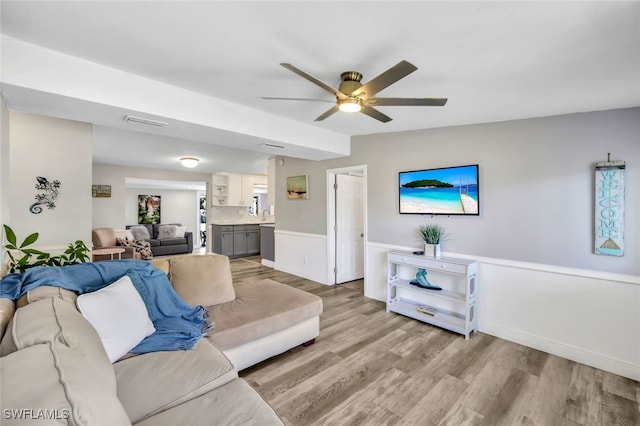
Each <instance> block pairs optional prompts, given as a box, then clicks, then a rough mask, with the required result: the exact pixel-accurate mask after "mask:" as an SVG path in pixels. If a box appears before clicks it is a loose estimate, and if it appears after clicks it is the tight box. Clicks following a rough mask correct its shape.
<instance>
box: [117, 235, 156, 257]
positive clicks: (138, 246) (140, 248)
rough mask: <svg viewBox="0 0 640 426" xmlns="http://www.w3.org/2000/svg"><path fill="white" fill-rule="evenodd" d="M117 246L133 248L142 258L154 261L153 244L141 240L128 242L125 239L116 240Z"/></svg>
mask: <svg viewBox="0 0 640 426" xmlns="http://www.w3.org/2000/svg"><path fill="white" fill-rule="evenodd" d="M116 245H119V246H122V247H133V249H134V250H135V251H136V252H137V253H140V257H141V258H142V259H145V260H149V259H153V253H152V252H151V244H150V243H149V241H141V240H127V239H124V238H116Z"/></svg>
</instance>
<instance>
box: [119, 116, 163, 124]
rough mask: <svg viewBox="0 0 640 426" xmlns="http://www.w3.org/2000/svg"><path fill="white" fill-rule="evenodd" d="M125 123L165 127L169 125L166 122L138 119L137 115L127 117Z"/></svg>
mask: <svg viewBox="0 0 640 426" xmlns="http://www.w3.org/2000/svg"><path fill="white" fill-rule="evenodd" d="M124 121H126V122H128V123H138V124H146V125H147V126H154V127H164V126H166V125H167V124H168V123H165V122H164V121H158V120H151V119H150V118H143V117H136V116H135V115H128V114H127V115H125V116H124Z"/></svg>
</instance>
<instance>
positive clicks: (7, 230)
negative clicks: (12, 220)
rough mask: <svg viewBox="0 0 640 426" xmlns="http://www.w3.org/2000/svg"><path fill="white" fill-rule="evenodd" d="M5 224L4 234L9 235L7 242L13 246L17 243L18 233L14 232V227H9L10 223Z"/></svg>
mask: <svg viewBox="0 0 640 426" xmlns="http://www.w3.org/2000/svg"><path fill="white" fill-rule="evenodd" d="M3 226H4V234H5V235H6V236H7V242H8V243H9V244H11V245H13V246H15V245H16V244H17V240H16V233H15V232H13V229H11V228H10V227H9V225H3Z"/></svg>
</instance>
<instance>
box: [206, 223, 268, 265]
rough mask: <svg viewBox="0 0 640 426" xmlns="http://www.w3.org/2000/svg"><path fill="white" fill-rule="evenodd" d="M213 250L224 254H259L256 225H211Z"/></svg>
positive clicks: (258, 236)
mask: <svg viewBox="0 0 640 426" xmlns="http://www.w3.org/2000/svg"><path fill="white" fill-rule="evenodd" d="M213 252H214V253H218V254H224V255H226V256H234V257H240V256H252V255H255V254H260V229H259V226H258V225H213Z"/></svg>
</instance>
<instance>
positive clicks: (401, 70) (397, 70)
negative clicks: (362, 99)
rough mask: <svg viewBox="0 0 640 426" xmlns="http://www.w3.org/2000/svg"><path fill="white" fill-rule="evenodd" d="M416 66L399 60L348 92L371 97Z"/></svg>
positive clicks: (406, 74)
mask: <svg viewBox="0 0 640 426" xmlns="http://www.w3.org/2000/svg"><path fill="white" fill-rule="evenodd" d="M417 69H418V68H417V67H416V66H415V65H413V64H410V63H409V62H407V61H400V62H398V63H397V64H395V65H394V66H392V67H391V68H389V69H388V70H386V71H385V72H383V73H382V74H380V75H379V76H377V77H375V78H374V79H373V80H371V81H369V82H368V83H367V84H364V85H362V86H361V87H360V88H358V89H356V90H354V91H353V92H351V93H350V95H351V96H359V95H362V94H365V95H366V97H372V96H373V95H375V94H376V93H378V92H379V91H381V90H383V89H385V88H387V87H389V86H391V85H392V84H393V83H395V82H396V81H398V80H400V79H402V78H404V77H406V76H408V75H409V74H411V73H412V72H414V71H415V70H417Z"/></svg>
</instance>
